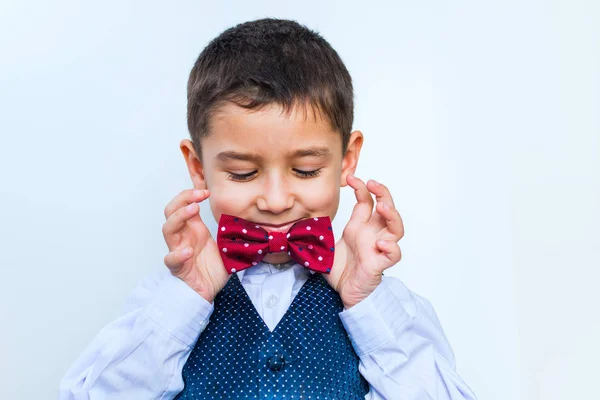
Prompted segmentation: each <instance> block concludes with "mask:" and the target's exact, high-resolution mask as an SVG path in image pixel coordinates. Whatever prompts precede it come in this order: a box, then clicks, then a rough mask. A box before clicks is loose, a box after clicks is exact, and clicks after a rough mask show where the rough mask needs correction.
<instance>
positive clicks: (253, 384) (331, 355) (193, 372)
mask: <svg viewBox="0 0 600 400" xmlns="http://www.w3.org/2000/svg"><path fill="white" fill-rule="evenodd" d="M214 306H215V307H214V311H213V314H212V315H211V318H210V322H209V324H208V325H207V327H206V329H205V330H204V331H203V332H202V334H201V335H200V338H199V339H198V341H197V342H196V345H195V347H194V349H193V350H192V352H191V354H190V357H189V358H188V360H187V362H186V363H185V365H184V367H183V372H182V374H183V381H184V389H183V391H182V392H181V393H179V395H177V397H176V399H192V398H193V399H336V400H345V399H348V400H350V399H352V400H354V399H361V400H364V397H365V395H366V394H367V392H368V390H369V384H368V382H367V381H366V380H365V379H364V378H363V377H362V376H361V375H360V373H359V371H358V363H359V358H358V356H357V355H356V353H355V352H354V349H353V347H352V344H351V343H350V340H349V338H348V335H347V333H346V330H345V329H344V326H343V325H342V323H341V321H340V319H339V316H338V313H340V312H341V311H342V310H343V305H342V302H341V299H340V297H339V295H338V294H337V292H335V290H333V289H332V288H331V287H330V286H329V285H328V284H327V282H326V281H325V279H324V278H323V276H322V275H321V274H319V273H315V274H312V275H311V276H310V277H309V279H308V280H307V281H306V283H305V284H304V285H303V286H302V288H301V289H300V291H299V292H298V294H297V295H296V297H295V298H294V301H293V302H292V304H291V305H290V307H289V308H288V310H287V312H286V313H285V315H284V316H283V318H282V319H281V321H280V322H279V324H278V325H277V326H276V327H275V330H273V331H272V332H271V331H270V330H269V328H268V327H267V326H266V325H265V323H264V322H263V320H262V318H261V317H260V315H259V314H258V312H257V311H256V309H255V308H254V305H253V304H252V301H251V300H250V298H249V297H248V295H247V294H246V291H245V289H244V287H243V286H242V284H241V282H240V281H239V279H238V277H237V275H235V274H233V275H232V276H231V278H230V279H229V282H228V283H227V285H226V286H225V288H224V289H223V290H222V291H221V292H220V293H219V294H218V295H217V297H216V298H215V301H214Z"/></svg>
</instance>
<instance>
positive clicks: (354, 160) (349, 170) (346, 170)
mask: <svg viewBox="0 0 600 400" xmlns="http://www.w3.org/2000/svg"><path fill="white" fill-rule="evenodd" d="M362 145H363V134H362V132H361V131H354V132H352V134H351V135H350V139H349V140H348V148H347V149H346V154H344V158H343V159H342V177H341V178H342V180H341V182H340V186H341V187H344V186H347V185H348V183H346V178H347V177H348V175H349V174H352V175H354V171H356V167H357V165H358V157H359V156H360V149H361V148H362Z"/></svg>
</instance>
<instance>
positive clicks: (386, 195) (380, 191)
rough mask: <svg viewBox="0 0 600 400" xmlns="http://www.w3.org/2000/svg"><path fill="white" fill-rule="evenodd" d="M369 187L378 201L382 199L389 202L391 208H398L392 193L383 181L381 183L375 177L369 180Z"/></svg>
mask: <svg viewBox="0 0 600 400" xmlns="http://www.w3.org/2000/svg"><path fill="white" fill-rule="evenodd" d="M367 188H368V189H369V191H370V192H371V193H373V194H374V195H375V199H376V200H377V201H378V202H380V201H381V202H384V203H387V204H388V205H389V206H390V208H396V206H395V205H394V199H393V198H392V194H391V193H390V191H389V189H388V188H387V187H386V186H385V185H384V184H383V183H379V182H377V181H376V180H374V179H370V180H369V181H368V182H367Z"/></svg>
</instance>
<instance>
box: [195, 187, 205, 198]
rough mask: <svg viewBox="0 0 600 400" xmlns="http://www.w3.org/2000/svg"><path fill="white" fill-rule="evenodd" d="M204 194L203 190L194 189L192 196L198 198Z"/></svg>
mask: <svg viewBox="0 0 600 400" xmlns="http://www.w3.org/2000/svg"><path fill="white" fill-rule="evenodd" d="M203 194H204V190H200V189H196V190H194V196H196V197H200V196H202V195H203Z"/></svg>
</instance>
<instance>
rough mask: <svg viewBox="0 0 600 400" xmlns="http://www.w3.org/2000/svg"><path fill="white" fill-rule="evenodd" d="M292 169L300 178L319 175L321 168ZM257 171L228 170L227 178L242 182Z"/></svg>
mask: <svg viewBox="0 0 600 400" xmlns="http://www.w3.org/2000/svg"><path fill="white" fill-rule="evenodd" d="M292 170H293V171H294V172H295V173H296V175H297V176H298V177H299V178H302V179H308V178H314V177H316V176H319V174H320V173H321V168H319V169H315V170H312V171H303V170H300V169H296V168H293V169H292ZM257 173H258V171H251V172H248V173H245V174H236V173H233V172H229V179H231V180H233V181H239V182H244V181H248V180H250V179H251V178H252V177H253V176H254V175H255V174H257Z"/></svg>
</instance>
